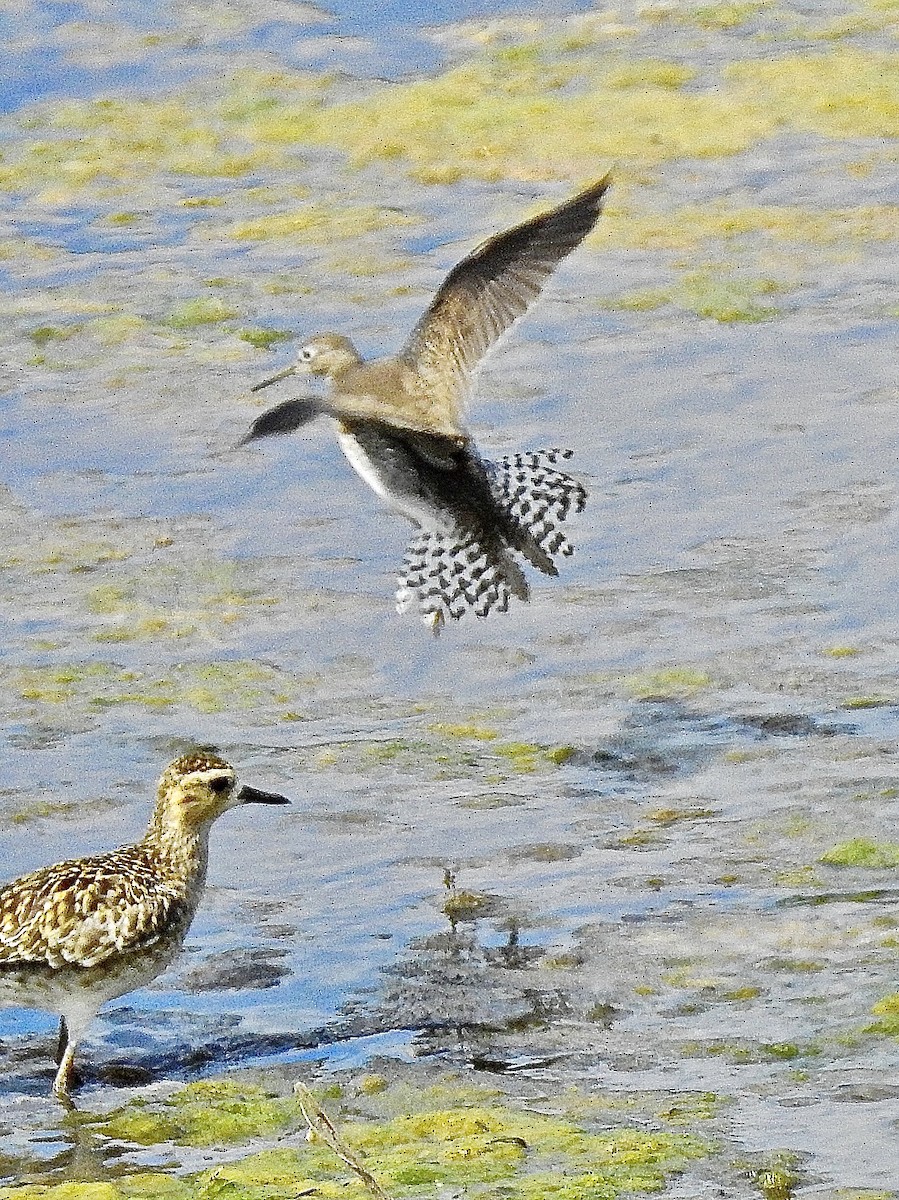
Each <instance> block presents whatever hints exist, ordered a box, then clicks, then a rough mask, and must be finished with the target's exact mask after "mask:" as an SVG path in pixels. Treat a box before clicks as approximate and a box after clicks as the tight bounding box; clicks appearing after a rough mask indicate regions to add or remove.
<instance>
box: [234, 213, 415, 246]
mask: <svg viewBox="0 0 899 1200" xmlns="http://www.w3.org/2000/svg"><path fill="white" fill-rule="evenodd" d="M413 224H415V218H414V217H413V216H411V215H410V214H408V213H403V212H399V211H397V210H396V209H387V208H378V207H374V206H372V205H347V206H342V207H337V208H335V207H332V206H329V205H326V204H320V203H312V204H306V205H304V206H303V207H302V208H298V209H295V210H294V211H293V212H278V213H271V214H270V215H268V216H265V217H256V218H254V219H253V220H248V221H238V222H237V223H235V224H234V225H233V226H232V228H231V236H232V237H233V238H235V239H236V240H238V241H265V240H267V239H270V238H290V239H291V240H293V241H302V242H310V243H313V244H315V245H325V244H327V243H329V242H334V241H341V240H344V239H346V238H349V237H358V236H359V235H360V234H365V233H373V232H375V231H377V230H381V229H395V228H404V227H408V226H410V225H413Z"/></svg>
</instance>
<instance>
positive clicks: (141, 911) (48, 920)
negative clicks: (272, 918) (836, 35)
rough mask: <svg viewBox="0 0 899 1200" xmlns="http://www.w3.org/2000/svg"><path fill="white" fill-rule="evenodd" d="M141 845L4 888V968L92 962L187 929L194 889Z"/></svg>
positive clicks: (0, 963) (0, 895) (0, 917)
mask: <svg viewBox="0 0 899 1200" xmlns="http://www.w3.org/2000/svg"><path fill="white" fill-rule="evenodd" d="M193 882H194V881H193V880H192V879H188V878H185V877H184V876H181V877H180V878H179V877H178V876H177V875H175V874H172V875H168V874H167V873H166V872H165V869H164V867H161V864H160V862H159V860H158V859H156V858H155V857H154V856H152V854H151V853H150V852H149V851H148V850H147V849H145V848H144V847H143V846H141V845H136V846H129V847H125V848H123V849H121V850H112V851H109V852H108V853H106V854H101V855H97V856H96V857H95V858H84V859H73V860H71V861H68V862H62V863H57V864H55V865H54V866H52V867H44V868H42V869H41V870H38V871H32V872H31V874H29V875H23V876H22V877H21V878H19V879H17V880H15V881H14V882H13V883H11V884H7V885H6V886H5V887H3V888H0V969H2V968H3V967H4V966H12V965H19V966H20V965H22V964H24V963H35V964H46V965H47V966H49V967H62V966H65V965H67V964H68V965H72V966H79V967H93V966H97V965H98V964H100V963H103V962H105V961H106V960H107V959H110V958H113V957H114V956H116V955H118V954H122V953H126V952H129V951H132V950H142V949H146V948H148V947H150V946H152V945H153V944H154V943H155V942H157V941H159V939H160V938H161V937H162V936H163V935H170V934H172V932H173V927H178V928H181V927H183V928H184V929H185V930H186V928H187V925H189V924H190V921H191V919H192V917H193V913H194V910H195V907H196V900H198V899H199V892H198V891H197V892H196V893H195V894H194V896H193V897H192V894H191V892H192V889H191V885H192V884H193Z"/></svg>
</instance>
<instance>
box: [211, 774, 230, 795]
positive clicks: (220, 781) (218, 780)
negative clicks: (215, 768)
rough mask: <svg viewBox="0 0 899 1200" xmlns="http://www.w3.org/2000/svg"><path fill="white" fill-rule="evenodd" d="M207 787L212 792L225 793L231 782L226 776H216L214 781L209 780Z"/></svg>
mask: <svg viewBox="0 0 899 1200" xmlns="http://www.w3.org/2000/svg"><path fill="white" fill-rule="evenodd" d="M209 786H210V787H211V788H212V790H213V791H214V792H227V790H228V788H229V787H230V786H231V780H230V779H229V778H228V776H227V775H216V777H215V779H212V780H210V783H209Z"/></svg>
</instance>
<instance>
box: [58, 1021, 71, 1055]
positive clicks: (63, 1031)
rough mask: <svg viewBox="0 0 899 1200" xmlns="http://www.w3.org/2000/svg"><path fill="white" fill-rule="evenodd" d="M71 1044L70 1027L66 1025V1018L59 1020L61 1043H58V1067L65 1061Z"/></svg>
mask: <svg viewBox="0 0 899 1200" xmlns="http://www.w3.org/2000/svg"><path fill="white" fill-rule="evenodd" d="M68 1044H69V1027H68V1025H67V1024H66V1019H65V1017H60V1018H59V1041H58V1042H57V1043H56V1065H57V1066H59V1064H60V1063H61V1062H62V1060H63V1056H64V1055H65V1052H66V1046H67V1045H68Z"/></svg>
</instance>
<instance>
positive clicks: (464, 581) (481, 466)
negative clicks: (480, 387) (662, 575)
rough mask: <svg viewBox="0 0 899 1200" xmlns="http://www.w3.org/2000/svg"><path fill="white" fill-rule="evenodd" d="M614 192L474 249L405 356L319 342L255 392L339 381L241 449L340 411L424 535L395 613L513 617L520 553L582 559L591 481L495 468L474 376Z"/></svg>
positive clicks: (367, 470) (539, 457)
mask: <svg viewBox="0 0 899 1200" xmlns="http://www.w3.org/2000/svg"><path fill="white" fill-rule="evenodd" d="M608 186H609V178H608V176H606V177H605V178H604V179H601V180H600V181H599V182H598V183H594V184H593V185H592V186H591V187H588V188H586V189H585V190H584V191H582V192H580V193H579V194H578V195H577V196H575V197H574V198H573V199H571V200H568V201H567V202H566V203H565V204H561V205H559V207H558V208H554V209H552V210H551V211H550V212H547V213H543V214H542V215H541V216H538V217H535V218H534V219H533V220H531V221H526V222H524V224H522V225H517V226H515V228H514V229H509V230H507V231H506V232H505V233H500V234H497V235H496V236H495V237H492V238H490V239H489V240H488V241H486V242H484V243H483V245H481V246H479V247H478V248H477V249H476V250H474V251H472V253H471V254H469V255H468V256H467V257H466V258H464V259H463V260H462V261H461V262H460V263H459V264H458V265H457V266H456V267H454V268H453V270H452V271H450V273H449V275H447V277H446V279H445V280H444V281H443V283H442V284H441V286H440V288H439V289H438V291H437V294H436V295H435V297H434V299H433V301H432V302H431V304H430V306H429V308H428V309H427V311H426V312H425V314H424V316H423V317H422V318H421V320H420V321H419V322H418V324H417V325H416V326H415V329H414V330H413V331H412V334H411V336H410V337H409V339H408V341H407V342H406V345H405V346H404V347H403V349H402V350H401V351H400V353H399V354H398V355H397V356H396V357H392V358H379V359H377V360H375V361H373V362H363V360H362V358H361V357H360V355H359V354H358V352H357V351H356V348H355V347H354V346H353V343H352V342H351V341H350V340H349V339H348V338H345V337H343V336H342V335H341V334H339V333H322V334H316V335H315V336H314V337H312V338H310V339H309V340H308V341H307V342H305V343H304V345H303V346H302V347H301V348H300V351H299V354H298V356H297V360H296V362H295V363H294V364H293V365H292V366H290V367H288V368H287V369H286V370H284V371H280V372H279V373H278V374H277V375H274V376H272V378H271V379H266V380H263V382H261V383H258V384H256V386H255V387H254V388H253V391H254V392H255V391H259V390H260V388H264V387H268V386H269V385H270V384H273V383H276V382H278V381H279V380H281V379H285V378H287V376H288V375H294V374H301V373H309V374H312V375H319V376H323V377H324V378H325V379H326V380H328V382H329V383H330V385H331V387H330V393H329V395H328V396H327V398H325V399H319V398H314V397H308V396H306V397H301V398H297V399H293V400H288V401H286V402H285V403H283V404H279V405H278V406H277V407H276V408H273V409H271V410H269V411H268V412H266V413H264V414H263V415H262V416H261V417H259V418H258V420H257V421H255V422H254V424H253V425H252V427H251V428H250V431H249V433H248V434H247V435H246V437H245V438H244V439H243V443H242V444H245V443H246V442H249V441H253V440H254V439H256V438H261V437H267V436H269V435H271V434H278V433H290V432H292V431H293V430H295V429H299V428H300V426H301V425H305V424H306V422H307V421H310V420H311V419H312V418H314V417H316V416H318V415H320V414H322V413H325V414H328V415H329V416H332V417H335V418H336V420H337V425H338V438H339V441H340V445H341V448H342V450H343V452H344V454H345V455H346V457H347V458H348V459H349V461H350V464H351V465H352V466H353V467H354V468H355V470H356V471H357V472H358V473H359V475H361V476H362V478H363V479H364V480H365V482H366V483H367V484H369V486H370V487H372V488H373V489H374V491H375V492H377V494H378V495H379V496H381V497H382V498H383V499H385V500H386V501H387V503H388V504H389V505H390V507H391V508H393V509H395V510H396V511H397V512H399V513H402V514H403V516H405V517H408V518H409V520H410V521H412V523H413V524H414V525H415V526H416V527H417V532H416V534H415V535H414V536H413V538H412V540H411V542H410V543H409V547H408V549H407V551H406V558H405V563H404V571H403V574H402V575H401V576H400V580H399V583H400V587H399V590H398V592H397V608H398V610H399V611H400V612H404V611H406V610H407V609H408V608H410V607H411V606H412V605H414V604H417V605H418V608H419V611H420V613H421V615H422V618H423V619H424V621H425V623H426V624H428V625H430V626H431V628H432V629H433V630H434V631H435V632H439V630H440V627H441V626H442V625H443V623H444V622H445V621H446V619H447V617H452V618H456V619H458V618H459V617H461V616H463V615H464V613H465V612H466V611H468V610H469V609H471V610H473V611H474V612H475V613H476V614H477V615H478V616H481V617H484V616H486V615H487V614H488V613H489V612H490V611H491V610H492V609H494V608H496V609H499V610H501V611H505V610H506V609H507V608H508V605H509V601H510V599H511V597H512V596H517V597H518V598H519V599H521V600H527V599H528V597H529V594H530V592H529V588H528V583H527V580H526V579H525V576H524V572H523V571H522V569H521V566H520V565H519V563H518V562H517V561H516V559H515V557H514V555H515V553H518V554H520V555H521V556H522V557H523V558H525V559H526V560H527V561H528V562H530V563H531V564H532V566H534V567H536V568H537V569H538V570H539V571H542V572H543V574H544V575H557V574H558V571H557V569H556V565H555V562H554V558H555V556H556V555H559V554H561V555H564V556H567V555H570V554H572V553H573V550H572V547H571V544H570V543H569V541H568V539H567V538H566V537H565V535H564V534H563V533H562V532H561V531H560V530H559V529H558V524H559V523H560V522H561V521H564V520H565V518H566V517H567V516H568V514H569V513H570V512H571V511H572V509H573V510H574V511H575V512H580V511H581V510H582V509H583V507H584V504H585V501H586V492H585V490H584V488H583V486H582V485H581V484H580V483H578V482H577V481H576V480H574V479H572V478H571V477H570V476H569V475H566V474H565V473H564V472H562V471H560V470H558V464H559V462H560V461H562V460H564V459H567V458H569V457H570V455H571V451H569V450H538V451H535V452H532V453H529V454H514V455H510V456H509V457H507V458H503V459H501V460H500V461H499V462H496V463H494V462H489V461H487V460H486V459H483V458H481V456H480V455H479V454H478V452H477V450H476V449H475V446H474V443H473V442H472V439H471V435H470V434H469V433H468V432H467V431H466V429H465V427H464V425H463V423H462V418H463V414H464V411H465V408H466V403H467V400H468V397H469V394H470V392H471V387H472V376H473V374H474V371H475V369H476V368H477V367H478V366H479V364H480V363H481V362H482V360H483V359H484V357H485V355H486V354H487V352H488V351H489V350H490V349H491V348H492V347H493V346H494V345H495V344H496V342H497V341H498V340H499V338H500V337H501V336H502V335H503V334H504V333H505V332H506V331H507V330H508V329H509V328H510V327H511V326H512V325H513V323H514V322H515V321H516V320H517V319H518V318H519V317H521V316H522V315H523V314H524V313H525V311H526V310H527V309H528V308H529V307H530V305H531V303H532V302H533V301H534V300H535V299H536V298H537V296H538V295H539V293H540V291H541V288H542V287H543V284H544V282H545V280H546V279H547V278H548V277H549V275H550V274H551V273H552V272H553V270H554V269H555V268H556V267H557V266H558V264H559V263H560V262H561V261H562V259H563V258H565V256H566V255H568V254H570V253H571V251H572V250H574V249H575V247H577V246H578V245H580V243H581V242H582V241H583V240H584V238H585V237H586V236H587V234H588V233H589V232H590V230H591V229H592V228H593V227H594V225H595V224H596V222H597V220H598V219H599V214H600V212H601V210H602V204H603V197H604V195H605V192H606V190H607V188H608Z"/></svg>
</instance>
